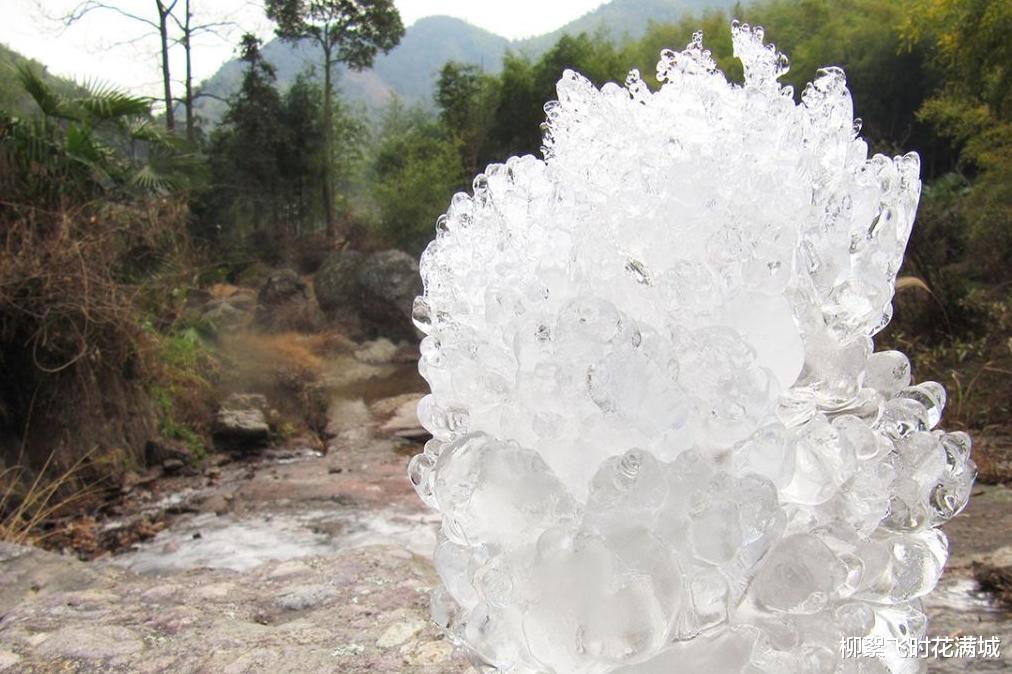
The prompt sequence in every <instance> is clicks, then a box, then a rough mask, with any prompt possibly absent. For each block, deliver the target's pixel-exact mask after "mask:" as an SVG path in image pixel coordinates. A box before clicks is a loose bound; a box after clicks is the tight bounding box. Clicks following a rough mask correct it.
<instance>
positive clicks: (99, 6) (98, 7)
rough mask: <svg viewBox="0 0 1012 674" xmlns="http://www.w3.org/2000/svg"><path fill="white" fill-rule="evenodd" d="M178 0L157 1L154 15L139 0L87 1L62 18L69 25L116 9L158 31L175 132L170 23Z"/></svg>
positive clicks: (168, 123) (169, 123)
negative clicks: (140, 10) (144, 10)
mask: <svg viewBox="0 0 1012 674" xmlns="http://www.w3.org/2000/svg"><path fill="white" fill-rule="evenodd" d="M178 2H179V0H154V9H155V12H154V15H153V16H152V15H150V14H147V13H137V12H136V11H134V10H133V7H135V6H136V5H137V4H138V3H137V2H119V3H116V2H102V1H100V0H85V1H84V2H82V3H80V4H78V5H77V6H75V7H74V8H73V9H72V10H71V11H70V12H69V13H67V14H65V15H63V16H61V17H59V18H60V21H62V22H63V24H64V25H66V26H70V25H72V24H74V23H77V22H78V21H80V20H81V19H82V18H84V17H85V16H87V15H88V14H91V13H92V12H96V11H107V12H114V13H116V14H119V15H120V16H125V17H126V18H128V19H133V20H134V21H138V22H140V23H143V24H145V25H147V26H150V27H151V28H152V29H154V31H155V32H157V33H158V39H159V42H160V50H159V51H160V54H161V71H162V91H163V97H164V99H165V128H166V129H168V130H169V131H174V130H175V128H176V118H175V115H174V114H173V106H172V73H171V68H170V64H169V42H170V40H169V22H170V21H172V11H173V10H174V9H175V8H176V3H178ZM127 7H129V8H130V9H127Z"/></svg>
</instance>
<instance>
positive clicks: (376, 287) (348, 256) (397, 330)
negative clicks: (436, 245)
mask: <svg viewBox="0 0 1012 674" xmlns="http://www.w3.org/2000/svg"><path fill="white" fill-rule="evenodd" d="M313 287H314V289H315V290H316V297H317V300H318V301H319V303H320V308H321V309H323V311H324V312H326V314H327V316H328V317H330V318H333V319H336V320H339V321H341V322H343V323H345V325H346V326H348V327H350V328H352V329H353V330H358V329H361V330H363V331H364V332H365V333H366V334H367V335H370V336H377V335H385V336H388V337H395V338H398V337H400V338H413V337H415V336H416V335H415V332H414V329H413V327H412V325H411V306H412V304H413V303H414V301H415V297H416V296H417V295H420V294H421V292H422V280H421V278H420V277H419V275H418V263H417V262H416V261H415V259H414V258H413V257H411V256H410V255H408V254H407V253H405V252H403V251H399V250H384V251H380V252H378V253H372V254H370V255H364V254H362V253H360V252H357V251H352V250H343V251H338V252H335V253H332V254H331V255H330V256H329V257H328V258H327V259H326V260H325V261H324V263H323V265H322V266H321V267H320V270H319V271H318V272H317V273H316V277H315V279H314V280H313Z"/></svg>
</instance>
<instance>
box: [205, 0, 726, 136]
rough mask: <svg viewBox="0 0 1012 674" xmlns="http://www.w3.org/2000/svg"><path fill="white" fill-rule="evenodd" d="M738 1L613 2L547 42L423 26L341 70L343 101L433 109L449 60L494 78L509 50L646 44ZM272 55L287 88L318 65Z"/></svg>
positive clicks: (213, 84)
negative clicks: (651, 34)
mask: <svg viewBox="0 0 1012 674" xmlns="http://www.w3.org/2000/svg"><path fill="white" fill-rule="evenodd" d="M734 5H735V2H734V1H733V0H612V1H611V2H608V3H606V4H604V5H601V6H600V7H598V8H597V9H596V10H594V11H592V12H589V13H588V14H585V15H584V16H581V17H580V18H578V19H576V20H574V21H571V22H570V23H568V24H566V25H565V26H563V27H562V28H559V29H558V30H554V31H552V32H550V33H546V34H544V35H539V36H536V37H531V38H526V39H523V40H515V41H510V40H507V39H506V38H504V37H502V36H501V35H496V34H494V33H490V32H489V31H486V30H483V29H481V28H478V27H476V26H473V25H471V24H469V23H467V22H466V21H462V20H461V19H456V18H453V17H449V16H430V17H425V18H423V19H419V20H418V21H416V22H415V23H413V24H412V25H411V26H409V27H408V28H407V30H406V31H405V34H404V38H403V39H402V40H401V43H400V44H399V45H398V46H397V47H396V48H395V49H393V50H392V51H391V52H390V53H389V54H385V55H380V56H378V57H377V58H376V63H375V65H374V67H373V68H372V69H370V70H365V71H363V72H353V71H348V70H345V69H341V72H340V75H339V77H338V83H339V87H340V90H341V94H342V96H343V97H344V98H345V99H347V100H349V101H351V102H353V103H362V104H365V105H366V106H367V107H369V108H375V107H378V106H381V105H383V104H384V103H386V102H387V101H388V100H389V99H390V97H391V96H392V95H396V96H398V97H400V98H401V99H403V100H404V101H405V102H407V103H422V104H423V105H430V104H431V103H432V94H433V91H434V90H435V82H436V78H437V76H438V73H439V69H440V68H442V66H443V64H445V63H446V62H447V61H451V60H452V61H460V62H463V63H474V64H477V65H479V66H481V67H483V68H484V69H485V70H486V71H488V72H491V73H496V72H499V69H500V68H501V67H502V58H503V55H504V54H505V53H506V52H507V51H508V50H513V51H518V52H522V53H525V54H528V55H530V56H532V57H537V56H539V55H540V54H542V53H544V52H545V51H547V50H548V49H550V48H551V47H552V45H554V44H555V43H556V42H557V41H558V39H559V38H560V37H562V36H563V35H567V34H568V35H578V34H579V33H591V34H593V33H597V32H603V33H604V34H607V35H609V36H611V37H613V38H623V37H630V38H638V37H641V36H642V35H643V33H644V32H645V31H646V29H647V27H648V26H649V24H650V22H652V21H653V22H661V23H663V22H673V21H677V20H678V19H679V18H681V17H682V16H684V15H685V14H687V13H692V12H702V11H704V10H708V9H729V8H731V7H733V6H734ZM263 53H264V56H265V58H266V59H267V60H268V61H270V62H271V63H272V64H273V65H274V67H275V68H276V70H277V78H278V84H279V85H280V86H281V87H282V88H284V87H285V86H287V85H288V84H290V83H291V82H292V81H293V80H294V79H295V77H296V76H297V75H298V74H299V73H300V72H303V71H304V70H305V69H306V68H307V67H311V66H314V65H315V64H316V61H317V60H318V56H317V54H316V52H315V50H313V49H311V48H309V47H307V46H306V45H302V44H299V45H292V44H289V43H286V42H283V41H281V40H279V39H274V40H271V41H270V42H268V43H267V44H266V45H265V46H264V51H263ZM241 79H242V63H241V62H239V61H237V60H232V61H229V62H227V63H225V64H224V65H222V67H221V68H220V69H219V70H218V71H217V72H216V73H215V74H214V75H212V76H211V77H210V78H208V79H207V80H206V81H205V82H204V83H203V84H202V85H201V90H202V91H205V92H207V93H210V94H213V95H214V96H215V97H218V98H227V97H228V96H229V95H231V94H232V93H233V92H234V91H235V90H236V89H237V88H238V85H239V82H240V81H241ZM196 108H197V111H198V114H199V115H201V116H202V117H204V118H206V119H207V120H208V121H209V122H210V123H211V124H214V123H216V121H217V120H218V119H220V118H221V115H222V114H223V113H224V110H225V104H224V103H223V102H222V101H221V100H217V98H211V97H207V98H201V99H199V100H198V101H197V103H196Z"/></svg>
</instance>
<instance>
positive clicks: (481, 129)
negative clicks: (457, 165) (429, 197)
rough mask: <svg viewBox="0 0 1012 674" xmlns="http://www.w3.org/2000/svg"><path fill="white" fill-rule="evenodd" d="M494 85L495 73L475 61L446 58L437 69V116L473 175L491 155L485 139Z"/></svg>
mask: <svg viewBox="0 0 1012 674" xmlns="http://www.w3.org/2000/svg"><path fill="white" fill-rule="evenodd" d="M498 85H499V82H498V80H497V79H496V78H495V77H493V76H491V75H487V74H485V73H483V72H481V69H480V68H478V66H475V65H470V64H464V63H456V62H454V61H450V62H448V63H447V64H446V65H445V66H443V69H442V70H440V71H439V80H438V82H437V83H436V103H437V104H438V105H439V107H440V115H439V116H440V118H441V119H442V121H443V123H444V124H445V125H446V127H447V129H449V131H450V133H452V134H453V136H454V137H455V139H456V140H457V142H458V144H459V145H460V149H461V154H462V157H461V158H462V159H463V162H464V173H465V174H466V175H474V174H475V173H477V172H478V171H479V170H480V169H481V168H483V167H484V164H487V163H488V162H489V161H490V160H491V159H492V158H493V155H494V153H493V152H491V151H490V148H489V142H488V141H489V133H490V131H491V127H492V116H493V115H494V114H495V110H496V107H497V105H498V102H499V86H498Z"/></svg>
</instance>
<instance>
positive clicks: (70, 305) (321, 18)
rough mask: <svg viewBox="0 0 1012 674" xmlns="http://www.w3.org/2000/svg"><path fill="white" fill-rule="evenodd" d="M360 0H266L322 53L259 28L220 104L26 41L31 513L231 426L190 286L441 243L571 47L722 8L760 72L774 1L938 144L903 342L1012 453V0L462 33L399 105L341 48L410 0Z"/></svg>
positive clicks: (616, 74) (22, 107)
mask: <svg viewBox="0 0 1012 674" xmlns="http://www.w3.org/2000/svg"><path fill="white" fill-rule="evenodd" d="M156 4H157V7H158V9H159V12H160V14H159V15H158V18H160V19H161V23H162V25H163V26H164V25H165V23H166V22H170V21H175V22H177V23H178V24H179V25H180V26H184V33H183V35H184V36H186V38H187V39H188V37H189V35H190V33H188V32H185V31H189V30H192V29H193V28H194V27H191V26H190V24H189V13H188V12H186V13H185V14H176V15H172V14H171V7H166V5H165V4H164V3H162V2H158V3H156ZM175 4H176V3H173V4H172V6H175ZM343 4H344V3H339V2H333V3H327V2H321V3H312V5H313V6H314V7H317V9H318V10H319V7H324V8H328V9H327V10H326V11H324V10H319V11H315V10H314V11H315V13H314V11H304V12H302V13H300V8H302V9H304V5H305V3H299V2H285V1H283V0H268V2H267V3H266V12H267V15H268V17H269V18H270V19H271V20H272V21H273V22H274V24H275V26H276V29H277V35H278V36H279V37H280V38H282V39H285V40H289V41H294V42H299V41H301V42H302V43H303V44H306V45H308V46H307V47H306V49H307V50H308V51H307V53H310V54H312V55H313V57H312V58H313V59H315V61H312V62H311V63H310V65H309V66H308V67H307V68H306V70H305V72H304V73H303V74H301V75H300V76H299V77H298V78H297V79H296V80H295V81H294V83H292V84H291V85H290V86H285V87H282V86H279V85H278V83H277V81H276V77H275V67H274V65H273V64H272V63H271V62H270V61H269V60H268V59H267V58H266V57H265V55H264V53H263V45H262V43H261V42H260V40H258V39H257V38H256V37H254V36H253V35H248V34H247V35H244V36H243V37H242V38H241V40H240V41H239V44H237V45H236V53H237V55H238V57H239V58H240V59H241V62H242V68H243V74H242V80H241V84H240V86H239V88H238V90H237V91H236V92H235V93H234V94H233V95H232V96H231V97H230V98H229V99H228V101H227V108H226V112H225V114H224V117H223V118H222V119H221V120H220V123H219V124H217V125H213V124H211V123H210V122H209V121H208V120H202V119H200V118H199V116H198V115H197V114H196V113H195V112H194V109H193V105H192V104H193V101H194V100H195V99H196V97H197V96H199V94H200V85H199V83H194V82H192V79H191V77H190V75H189V72H187V73H186V84H185V93H183V94H181V95H180V96H179V97H178V100H174V99H173V94H172V92H171V91H170V89H171V87H168V86H167V87H166V90H167V95H166V97H165V99H164V100H157V101H153V100H151V99H149V98H145V97H140V96H135V95H132V94H128V93H125V92H122V91H118V90H116V89H115V88H111V87H107V86H101V85H93V84H87V83H86V84H72V83H69V82H66V81H62V80H58V79H57V78H53V77H52V76H50V75H48V74H47V73H45V71H44V69H43V68H42V67H41V66H40V65H39V64H36V63H32V62H28V61H27V60H25V59H19V58H15V56H14V55H12V54H9V53H7V52H4V54H2V56H3V57H4V62H5V63H7V64H9V67H7V68H6V69H5V70H3V72H0V236H2V240H3V243H4V246H5V248H4V251H3V253H2V256H0V369H2V371H3V378H2V381H0V470H3V473H2V475H3V478H4V480H5V482H6V483H7V486H6V487H5V493H4V496H2V497H0V498H2V500H0V507H2V509H3V511H4V512H3V513H2V516H3V517H2V521H3V527H4V529H5V530H6V534H7V535H8V536H14V537H17V536H21V535H26V534H25V532H26V531H27V530H28V529H30V528H31V527H33V526H35V525H37V524H39V522H41V521H42V520H43V519H45V517H46V516H47V515H48V514H51V513H52V512H53V510H52V509H53V508H54V507H55V506H52V505H50V506H46V507H40V506H39V504H41V503H44V502H48V499H49V498H50V497H51V496H52V494H53V493H57V492H59V493H62V492H60V491H59V489H58V487H59V486H60V485H59V480H57V483H56V486H54V487H53V488H52V490H51V492H45V493H42V494H41V495H39V494H38V493H36V494H35V495H34V496H31V494H32V493H33V492H32V489H35V491H36V492H40V491H43V492H44V491H45V490H44V489H42V488H39V487H38V485H39V484H45V483H47V481H49V480H52V479H53V478H54V476H57V475H60V476H65V475H68V474H73V475H74V479H73V481H80V482H87V483H90V484H96V483H97V484H117V483H118V482H117V480H119V479H120V477H121V476H122V475H123V473H124V472H126V471H130V470H133V469H136V467H137V465H138V464H142V463H143V461H144V458H143V447H144V446H145V443H146V442H148V440H149V438H151V437H153V436H155V435H161V436H165V437H168V438H171V439H173V440H175V441H177V442H181V443H184V444H186V445H188V446H189V447H190V448H191V450H192V451H193V452H194V453H196V454H198V455H199V454H202V453H204V452H205V451H206V447H207V446H208V445H209V438H210V434H211V423H212V422H211V420H210V417H211V415H212V413H213V409H214V407H215V404H216V403H215V396H216V395H218V393H217V390H216V382H217V381H218V379H219V378H220V376H221V371H222V369H223V368H226V367H227V364H223V362H222V359H221V358H220V356H219V354H218V344H219V338H218V337H217V336H216V335H215V332H214V330H213V329H211V328H209V327H208V326H207V325H206V324H205V323H204V322H202V321H201V320H200V319H199V318H194V316H193V313H192V312H190V311H188V307H189V306H190V305H191V303H192V300H193V298H194V297H196V296H199V295H200V294H201V293H206V292H207V289H208V288H210V287H212V286H215V284H219V285H220V284H236V285H240V284H243V283H247V282H249V279H254V278H262V277H263V276H264V275H266V274H267V273H268V270H270V269H275V268H282V267H283V268H291V269H294V270H295V271H296V272H298V273H299V274H312V273H314V272H316V271H317V270H318V269H319V268H320V266H321V265H322V264H323V263H324V261H325V259H326V258H327V257H328V255H330V254H332V253H334V252H335V251H348V250H351V251H360V252H362V253H370V252H374V251H380V250H387V249H399V250H402V251H405V252H406V253H408V254H409V255H411V256H414V257H417V256H418V254H419V253H420V252H421V251H422V250H423V249H424V247H425V245H426V244H427V242H428V241H429V240H430V239H431V238H432V237H433V235H434V223H435V221H436V218H437V217H438V216H439V215H440V214H441V213H443V212H444V211H445V210H446V208H447V206H448V204H449V202H450V199H451V197H452V195H453V194H454V193H455V192H457V191H461V190H468V189H470V181H471V179H472V178H473V177H474V175H475V174H477V173H480V172H481V171H482V170H483V168H484V167H485V166H486V165H487V164H489V163H491V162H500V161H503V160H504V159H505V158H507V157H509V156H512V155H523V154H535V155H537V154H539V152H540V146H541V124H542V122H543V121H544V117H545V112H544V105H545V103H546V102H547V101H550V100H552V99H553V98H554V96H555V83H556V82H557V81H558V79H559V78H560V76H561V74H562V72H563V70H565V69H567V68H571V69H573V70H576V71H578V72H580V73H583V74H584V75H586V76H587V77H588V78H590V79H591V80H592V81H593V82H594V83H596V84H598V85H600V84H603V83H605V82H608V81H617V82H623V81H624V80H625V77H626V75H627V73H628V71H629V70H630V69H631V68H637V69H639V70H640V71H641V72H642V73H643V74H644V79H645V80H646V81H647V82H648V83H649V84H650V85H651V86H652V87H655V86H656V85H657V81H656V79H655V78H654V76H653V73H654V72H655V64H656V62H657V58H658V54H659V53H660V51H661V50H662V49H664V48H673V49H680V48H682V47H683V46H684V45H685V44H686V43H688V42H689V40H690V38H691V36H692V34H693V32H695V31H696V30H700V29H701V30H702V31H703V33H704V36H705V40H706V44H707V45H708V47H709V48H710V49H711V50H712V52H713V55H714V57H715V58H716V60H717V62H718V63H719V65H720V67H721V68H722V69H724V70H725V71H726V72H728V73H729V74H730V75H731V76H733V77H740V73H741V68H740V65H738V64H736V62H735V60H734V58H733V56H732V54H731V43H730V32H729V25H730V22H731V19H732V18H737V19H739V20H741V21H746V22H750V23H752V24H760V25H763V26H765V27H766V29H767V39H768V40H769V41H771V42H773V43H775V44H776V45H777V47H778V48H780V49H781V50H783V51H784V52H786V53H787V54H789V55H790V56H791V70H790V72H789V74H788V75H787V76H786V77H785V78H784V81H785V83H789V84H791V85H793V86H794V90H795V92H796V95H800V92H802V91H803V90H804V87H805V83H806V82H808V81H809V80H811V79H812V78H813V77H814V76H815V74H816V72H817V70H818V69H819V68H820V67H823V66H827V65H838V66H841V67H843V68H844V69H845V71H846V73H847V79H848V85H849V88H850V90H851V92H852V94H853V97H854V100H855V106H856V111H857V115H859V116H860V117H861V119H862V120H863V128H862V132H861V133H862V134H863V135H864V137H865V138H866V139H868V141H869V143H870V145H871V146H872V148H873V150H874V151H876V152H881V153H885V154H887V155H890V156H891V155H896V154H902V153H905V152H908V151H916V152H918V153H919V154H920V156H921V161H922V172H923V173H922V179H923V181H924V190H923V193H922V197H921V202H920V207H919V213H918V217H917V223H916V225H915V227H914V233H913V235H912V239H911V241H910V244H909V248H908V252H907V259H906V263H905V265H904V268H903V270H902V271H901V275H900V276H901V278H900V281H899V284H898V294H897V299H896V311H895V318H894V321H893V323H892V324H891V325H890V327H889V328H888V329H887V331H886V332H884V333H883V334H881V335H879V337H878V338H877V345H878V348H880V349H882V348H891V347H895V348H901V349H902V350H903V351H905V352H907V353H909V354H910V355H911V358H912V360H913V363H914V367H915V369H916V371H917V373H918V379H936V380H938V381H940V382H942V383H943V384H944V385H945V386H946V388H947V389H948V391H949V395H950V403H949V410H948V411H947V419H948V424H949V426H950V427H952V428H965V429H969V430H971V431H974V432H975V433H976V434H977V435H978V437H979V438H980V442H981V443H982V445H983V446H987V445H988V443H991V444H992V445H993V446H994V447H995V448H996V449H995V450H994V452H995V453H994V454H993V455H989V454H987V453H986V452H985V453H984V455H983V456H984V459H983V460H982V461H979V463H980V464H981V465H980V467H981V471H982V474H983V475H988V474H991V475H998V474H999V472H1000V470H1001V465H1000V464H1001V459H1000V457H1001V456H1002V455H1001V453H1000V452H1001V450H1002V449H1004V450H1005V451H1008V450H1009V448H1010V447H1009V443H1010V436H1012V431H1010V430H1009V426H1008V421H1009V406H1010V404H1012V383H1010V382H1012V316H1010V313H1009V310H1010V297H1009V289H1010V281H1012V272H1010V265H1009V261H1010V260H1012V68H1010V65H1012V5H1010V4H1009V3H1007V2H1000V1H999V0H909V1H907V0H842V1H836V0H832V1H831V0H764V1H760V2H757V3H754V4H739V5H737V6H736V7H734V8H733V10H732V11H729V12H725V11H708V12H705V13H702V14H690V15H687V16H685V17H684V18H682V19H681V20H680V21H678V22H677V23H652V24H651V25H650V26H649V28H648V29H647V31H646V32H645V34H644V35H642V36H641V37H638V38H635V39H628V38H626V39H623V38H622V37H621V36H613V35H609V34H606V33H594V34H587V33H581V34H575V35H565V36H563V37H561V38H560V39H559V40H558V41H557V42H556V43H555V44H554V45H553V46H552V47H551V48H550V49H548V50H547V51H546V52H544V53H542V54H540V55H538V56H531V55H530V54H528V53H524V52H518V51H511V52H508V53H507V54H506V56H505V58H504V60H503V63H502V66H501V69H496V70H495V71H494V72H493V71H490V70H485V69H483V68H482V67H481V66H479V65H476V64H473V63H463V62H452V61H451V62H448V63H446V64H445V65H443V67H442V68H441V69H440V70H439V72H438V73H436V74H435V76H436V77H437V83H436V93H435V95H434V97H433V100H432V101H428V102H424V103H417V104H409V103H406V102H404V101H401V100H398V99H396V98H393V99H391V100H390V101H389V102H388V103H387V104H386V105H385V106H384V107H383V108H382V109H378V110H377V109H370V108H367V107H365V106H363V105H361V104H357V103H354V102H351V101H348V100H346V99H345V98H344V97H343V96H342V93H341V81H340V79H339V78H336V77H332V69H333V68H334V66H335V65H337V64H343V65H345V66H347V67H349V68H352V69H366V68H369V67H370V65H371V64H372V62H373V59H374V57H375V56H376V54H377V53H382V52H385V51H389V50H390V49H392V48H393V47H394V46H395V45H396V44H397V43H398V41H399V39H400V38H401V36H402V34H403V32H404V27H403V25H402V23H401V20H400V17H399V16H398V14H397V12H396V9H394V7H393V4H392V3H390V2H375V3H369V6H370V7H374V11H372V12H371V13H368V14H363V15H359V16H352V17H349V16H344V15H341V11H342V10H341V7H342V6H343ZM187 5H188V3H187ZM177 11H181V10H177ZM181 17H182V18H181ZM156 21H157V18H156ZM188 57H189V53H188ZM194 58H199V54H195V55H194ZM177 116H179V117H180V119H179V120H178V122H177V120H176V119H175V118H176V117H177ZM286 327H287V328H298V329H300V330H302V329H307V330H308V329H313V326H311V325H310V326H308V327H307V326H305V325H302V324H299V325H294V326H286ZM988 456H994V457H998V458H994V459H992V460H991V463H989V462H988V461H989V459H988V458H987V457H988ZM996 479H999V478H996ZM32 499H35V500H34V501H32ZM33 502H34V503H35V504H36V506H39V507H36V508H35V509H34V510H33V509H32V507H30V505H31V503H33ZM26 503H27V504H28V505H25V504H26ZM11 532H14V533H11ZM3 535H4V531H0V537H3Z"/></svg>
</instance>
